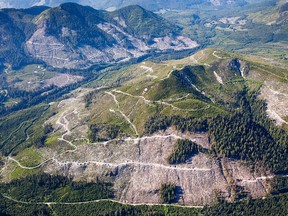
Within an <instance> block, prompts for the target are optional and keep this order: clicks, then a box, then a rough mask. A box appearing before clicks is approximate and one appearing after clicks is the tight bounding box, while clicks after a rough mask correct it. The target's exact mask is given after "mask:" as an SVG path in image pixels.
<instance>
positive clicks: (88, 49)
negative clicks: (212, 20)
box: [0, 3, 198, 69]
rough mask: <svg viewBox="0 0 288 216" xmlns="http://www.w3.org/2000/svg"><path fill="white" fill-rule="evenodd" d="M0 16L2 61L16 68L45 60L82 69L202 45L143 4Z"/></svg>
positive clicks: (37, 9)
mask: <svg viewBox="0 0 288 216" xmlns="http://www.w3.org/2000/svg"><path fill="white" fill-rule="evenodd" d="M0 15H1V17H2V18H1V21H0V22H1V23H0V34H1V37H2V39H3V40H2V41H1V43H2V49H1V51H0V59H2V61H3V62H4V63H9V64H11V65H12V66H13V67H17V66H23V64H25V63H29V62H43V63H46V64H48V65H50V66H52V67H55V68H78V69H81V68H88V67H90V66H92V65H95V64H107V63H113V62H123V61H127V60H129V59H131V58H139V57H141V56H143V55H147V54H149V53H151V52H153V51H165V50H169V49H171V50H183V49H193V48H195V47H197V46H198V44H197V43H196V42H194V41H192V40H191V39H189V38H187V37H183V36H181V35H180V31H179V30H180V29H179V27H177V26H175V25H173V24H171V23H169V22H168V21H166V20H164V19H163V18H161V17H159V16H158V15H155V14H153V13H152V12H150V11H147V10H145V9H143V8H142V7H140V6H128V7H126V8H122V9H120V10H117V11H114V12H105V11H98V10H95V9H93V8H91V7H85V6H80V5H78V4H74V3H66V4H62V5H60V6H59V7H56V8H45V7H34V8H30V9H24V10H23V9H20V10H15V9H3V10H1V11H0Z"/></svg>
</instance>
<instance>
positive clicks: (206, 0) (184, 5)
mask: <svg viewBox="0 0 288 216" xmlns="http://www.w3.org/2000/svg"><path fill="white" fill-rule="evenodd" d="M65 2H75V3H78V4H82V5H89V6H92V7H94V8H97V9H107V8H111V9H112V8H121V7H125V6H128V5H133V4H138V5H141V6H143V7H145V8H146V9H149V10H158V9H161V8H164V9H189V8H190V7H191V6H195V5H196V6H197V5H199V6H213V7H226V6H228V7H234V6H243V5H245V4H246V1H245V0H239V1H235V0H232V1H231V0H191V1H187V0H177V1H175V0H157V1H151V0H146V1H144V0H124V1H123V0H69V1H67V0H44V1H43V0H28V1H21V0H8V1H5V0H1V1H0V7H2V8H3V7H13V8H27V7H32V6H39V5H46V6H50V7H55V6H58V5H59V4H61V3H65Z"/></svg>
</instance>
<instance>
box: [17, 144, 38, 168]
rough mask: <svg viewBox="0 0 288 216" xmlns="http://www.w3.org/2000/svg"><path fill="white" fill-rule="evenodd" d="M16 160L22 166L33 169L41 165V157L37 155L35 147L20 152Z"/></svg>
mask: <svg viewBox="0 0 288 216" xmlns="http://www.w3.org/2000/svg"><path fill="white" fill-rule="evenodd" d="M16 159H17V160H18V161H19V162H20V163H21V164H22V165H23V166H27V167H33V166H36V165H38V164H39V163H41V161H42V159H43V158H42V156H41V155H40V154H39V152H38V151H37V149H36V148H35V147H31V148H27V149H25V150H23V151H21V152H20V153H19V154H18V155H17V157H16Z"/></svg>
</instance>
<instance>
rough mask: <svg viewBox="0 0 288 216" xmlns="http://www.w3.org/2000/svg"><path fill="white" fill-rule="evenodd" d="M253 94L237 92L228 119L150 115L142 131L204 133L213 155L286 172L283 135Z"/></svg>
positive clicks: (287, 144) (287, 158) (286, 142)
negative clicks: (206, 135)
mask: <svg viewBox="0 0 288 216" xmlns="http://www.w3.org/2000/svg"><path fill="white" fill-rule="evenodd" d="M257 95H258V94H257V93H255V92H249V91H247V90H245V89H244V90H243V91H241V92H238V94H237V100H238V104H239V109H234V110H231V112H230V113H231V114H230V115H229V116H223V115H222V116H217V117H214V118H209V119H195V118H189V117H188V118H183V117H180V116H172V117H168V116H161V115H160V116H153V117H151V118H150V119H149V120H148V121H147V123H146V125H145V132H146V133H147V134H152V133H154V132H156V131H158V130H166V129H167V128H169V127H171V126H174V127H175V128H176V129H177V130H179V131H182V132H185V131H190V132H198V133H199V132H203V133H208V134H209V137H210V139H211V147H212V152H214V155H215V156H220V157H228V158H233V159H239V160H243V161H246V162H248V163H250V164H251V165H253V164H255V163H257V162H260V163H261V164H262V165H263V166H265V167H266V168H267V169H269V170H271V171H273V172H276V173H279V172H286V171H287V167H288V135H287V132H286V131H285V130H284V129H282V128H280V127H277V126H275V124H274V122H273V121H272V120H270V119H268V118H267V115H266V109H267V105H266V103H265V102H264V101H261V100H258V99H257Z"/></svg>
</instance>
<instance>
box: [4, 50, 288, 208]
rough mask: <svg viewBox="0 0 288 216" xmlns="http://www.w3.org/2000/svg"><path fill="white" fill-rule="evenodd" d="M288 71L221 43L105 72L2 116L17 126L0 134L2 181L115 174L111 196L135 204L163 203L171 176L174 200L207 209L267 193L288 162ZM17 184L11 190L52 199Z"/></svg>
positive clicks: (101, 178) (108, 179)
mask: <svg viewBox="0 0 288 216" xmlns="http://www.w3.org/2000/svg"><path fill="white" fill-rule="evenodd" d="M287 73H288V72H287V68H285V67H280V66H275V65H272V64H270V63H267V62H262V61H261V60H260V59H257V58H254V57H252V56H246V57H242V56H238V55H235V54H230V53H226V52H222V51H219V50H215V49H205V50H202V51H200V52H198V53H196V54H195V55H192V56H190V57H187V58H185V59H180V60H174V61H166V62H161V63H153V62H148V61H147V62H142V63H140V64H137V65H133V66H130V67H128V68H123V69H121V70H119V71H115V72H110V73H105V74H103V75H102V76H101V77H99V78H98V79H96V80H95V81H93V82H91V83H89V84H87V85H86V86H85V87H81V88H79V89H77V90H75V91H73V92H71V93H70V94H68V95H67V96H66V98H65V99H63V100H61V101H58V102H56V103H51V104H50V105H49V106H45V105H43V106H39V107H35V108H34V109H38V111H37V112H38V113H41V117H38V118H36V117H35V115H34V114H35V112H36V111H35V110H33V109H32V108H30V109H27V110H23V111H22V112H21V113H19V114H12V115H9V116H7V117H3V118H2V119H1V122H2V123H1V125H0V127H1V128H3V129H4V128H6V127H7V122H10V125H11V126H10V127H9V131H7V133H1V142H2V145H1V151H2V154H3V157H2V163H1V166H2V169H1V171H2V172H1V176H2V179H1V180H2V181H3V182H9V181H10V180H11V179H18V178H20V177H23V176H30V175H33V174H37V175H38V174H41V173H42V172H45V173H46V174H52V175H64V176H66V177H69V178H72V179H73V180H74V181H81V182H99V181H100V182H111V183H112V185H113V186H112V187H113V190H114V191H115V193H114V196H115V198H111V199H112V200H116V201H117V202H120V203H130V204H134V205H141V204H151V205H152V204H159V203H160V202H161V196H163V194H161V193H162V192H161V190H162V189H161V188H162V186H163V185H164V184H171V185H172V186H173V185H175V186H176V188H177V191H176V192H175V193H176V195H177V196H176V197H175V199H173V200H170V201H171V202H175V203H177V204H181V205H186V206H197V207H200V208H201V207H202V206H203V205H205V204H211V203H213V201H214V200H215V199H218V198H221V199H224V200H226V201H229V202H231V201H239V200H243V199H246V198H248V199H249V197H253V198H262V197H265V196H266V195H267V193H269V192H271V191H273V190H274V189H275V185H273V184H274V183H273V182H274V180H275V176H277V178H278V177H281V174H280V173H283V172H284V173H285V172H286V171H287V164H288V161H287V152H288V151H287V148H288V147H287V140H288V135H287V132H286V131H285V130H284V129H283V128H285V127H286V128H287V124H288V123H287V116H288V113H287V110H286V107H287V101H286V100H285V96H286V94H287V92H286V88H285V86H286V85H287ZM260 99H265V100H266V101H267V107H268V109H267V107H266V105H265V103H263V102H262V101H261V100H260ZM275 104H277V106H275ZM267 114H268V115H269V116H270V117H271V119H275V120H276V121H271V120H269V119H268V118H267ZM275 117H276V118H275ZM19 119H22V122H23V123H22V124H21V125H18V124H17V123H16V122H17V121H19ZM279 120H281V121H279ZM276 124H277V125H278V126H276ZM41 125H42V126H43V127H41ZM280 126H281V127H280ZM39 128H40V129H39ZM1 131H4V130H1ZM11 138H13V139H11ZM10 141H11V142H10ZM255 152H257V154H255ZM172 188H173V187H172ZM59 190H60V189H59ZM62 190H63V189H61V191H62ZM15 191H18V190H14V192H13V193H12V192H11V193H9V191H6V193H5V196H6V197H8V199H11V200H13V199H14V201H15V199H16V200H20V201H23V202H27V200H29V201H31V203H33V202H37V200H38V202H45V201H44V200H42V199H41V200H39V197H35V196H34V195H29V197H26V198H25V199H24V198H22V197H21V196H18V195H17V193H16V194H15ZM72 192H73V190H72ZM59 193H60V192H59ZM61 193H62V192H61ZM47 196H48V195H47ZM48 197H49V202H50V201H53V200H51V199H52V198H53V196H52V195H49V196H48ZM51 197H52V198H51ZM95 199H97V198H95ZM55 202H56V203H57V201H55ZM59 202H60V201H59Z"/></svg>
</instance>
